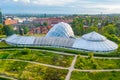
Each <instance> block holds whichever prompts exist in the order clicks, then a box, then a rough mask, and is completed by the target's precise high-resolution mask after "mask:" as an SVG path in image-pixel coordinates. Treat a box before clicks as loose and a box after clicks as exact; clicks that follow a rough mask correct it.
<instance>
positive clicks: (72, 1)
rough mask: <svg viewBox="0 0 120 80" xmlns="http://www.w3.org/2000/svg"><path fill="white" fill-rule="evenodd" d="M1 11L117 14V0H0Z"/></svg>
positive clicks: (118, 5)
mask: <svg viewBox="0 0 120 80" xmlns="http://www.w3.org/2000/svg"><path fill="white" fill-rule="evenodd" d="M0 8H1V9H2V12H3V13H8V14H14V13H15V14H16V13H20V14H23V13H30V14H36V13H47V14H99V13H101V12H102V13H103V14H113V13H117V14H119V13H120V11H119V9H120V1H119V0H100V1H98V0H2V1H1V2H0Z"/></svg>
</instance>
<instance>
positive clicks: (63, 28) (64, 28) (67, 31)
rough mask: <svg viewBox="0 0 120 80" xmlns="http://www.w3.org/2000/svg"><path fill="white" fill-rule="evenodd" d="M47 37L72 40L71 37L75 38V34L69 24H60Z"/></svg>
mask: <svg viewBox="0 0 120 80" xmlns="http://www.w3.org/2000/svg"><path fill="white" fill-rule="evenodd" d="M46 37H65V38H70V37H74V33H73V30H72V28H71V26H70V25H69V24H67V23H64V22H60V23H58V24H56V25H55V26H54V27H53V28H51V29H50V31H49V32H48V33H47V34H46Z"/></svg>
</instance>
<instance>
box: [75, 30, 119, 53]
mask: <svg viewBox="0 0 120 80" xmlns="http://www.w3.org/2000/svg"><path fill="white" fill-rule="evenodd" d="M73 48H78V49H82V50H86V51H94V52H108V51H113V50H115V49H117V48H118V45H117V44H116V43H114V42H112V41H110V40H108V39H107V38H106V37H104V36H102V35H100V34H98V33H96V32H91V33H88V34H85V35H83V36H82V37H81V38H78V39H76V41H75V42H74V44H73Z"/></svg>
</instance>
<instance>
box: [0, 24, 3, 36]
mask: <svg viewBox="0 0 120 80" xmlns="http://www.w3.org/2000/svg"><path fill="white" fill-rule="evenodd" d="M0 35H3V25H2V24H0Z"/></svg>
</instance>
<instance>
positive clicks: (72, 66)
mask: <svg viewBox="0 0 120 80" xmlns="http://www.w3.org/2000/svg"><path fill="white" fill-rule="evenodd" d="M1 50H15V49H1ZM17 50H23V49H17ZM31 50H37V51H47V52H54V53H58V54H62V55H69V56H75V57H74V59H73V61H72V64H71V66H70V67H69V68H66V67H61V66H54V65H49V64H43V63H39V62H34V61H26V60H18V59H0V60H13V61H21V62H28V63H33V64H38V65H42V66H47V67H52V68H57V69H67V70H69V71H68V74H67V76H66V79H65V80H70V77H71V73H72V71H80V72H94V71H95V72H110V71H120V69H103V70H81V69H74V66H75V62H76V59H77V56H78V55H76V54H71V53H64V52H58V51H49V50H40V49H31ZM80 56H81V57H88V56H84V55H80ZM94 58H97V59H120V57H95V56H94Z"/></svg>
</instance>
